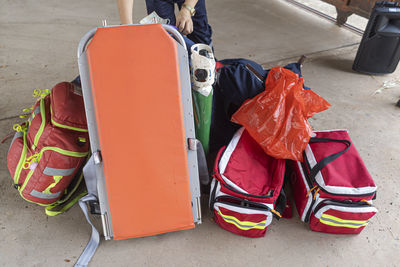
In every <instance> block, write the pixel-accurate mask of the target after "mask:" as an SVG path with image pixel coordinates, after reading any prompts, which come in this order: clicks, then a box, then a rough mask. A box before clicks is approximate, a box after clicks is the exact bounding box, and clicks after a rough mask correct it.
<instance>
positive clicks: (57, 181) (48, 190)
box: [43, 176, 64, 194]
mask: <svg viewBox="0 0 400 267" xmlns="http://www.w3.org/2000/svg"><path fill="white" fill-rule="evenodd" d="M63 177H64V176H53V179H54V183H52V184H51V185H49V186H48V187H47V188H46V189H45V190H44V191H43V193H46V194H51V192H50V189H52V188H53V187H55V186H56V185H57V184H58V183H59V182H60V181H61V179H62V178H63Z"/></svg>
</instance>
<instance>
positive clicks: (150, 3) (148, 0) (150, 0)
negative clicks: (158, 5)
mask: <svg viewBox="0 0 400 267" xmlns="http://www.w3.org/2000/svg"><path fill="white" fill-rule="evenodd" d="M146 9H147V15H149V14H150V13H151V12H153V11H154V0H146Z"/></svg>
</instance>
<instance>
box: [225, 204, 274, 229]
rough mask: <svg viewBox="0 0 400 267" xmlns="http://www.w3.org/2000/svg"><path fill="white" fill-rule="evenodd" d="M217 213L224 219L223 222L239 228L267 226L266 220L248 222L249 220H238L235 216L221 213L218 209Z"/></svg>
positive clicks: (261, 227) (263, 227) (262, 227)
mask: <svg viewBox="0 0 400 267" xmlns="http://www.w3.org/2000/svg"><path fill="white" fill-rule="evenodd" d="M218 213H219V215H220V216H221V217H222V218H223V219H224V221H225V222H227V223H230V224H233V225H235V226H236V227H237V228H239V229H241V230H250V229H261V230H263V229H265V228H266V227H267V226H266V225H265V223H266V220H264V221H261V222H249V221H239V220H238V219H237V218H235V217H233V216H229V215H225V214H223V213H222V212H221V211H220V210H219V209H218Z"/></svg>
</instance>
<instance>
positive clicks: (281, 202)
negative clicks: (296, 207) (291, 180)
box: [273, 186, 287, 220]
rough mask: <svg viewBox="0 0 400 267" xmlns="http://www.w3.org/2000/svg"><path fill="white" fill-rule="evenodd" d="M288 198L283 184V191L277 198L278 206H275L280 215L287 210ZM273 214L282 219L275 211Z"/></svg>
mask: <svg viewBox="0 0 400 267" xmlns="http://www.w3.org/2000/svg"><path fill="white" fill-rule="evenodd" d="M286 200H287V198H286V194H285V191H284V190H283V186H282V189H281V192H280V194H279V196H278V198H277V200H276V206H275V211H276V212H278V213H279V214H280V215H282V214H283V212H284V211H285V208H286ZM273 214H274V217H275V218H276V219H278V220H279V219H280V217H279V216H277V215H276V214H275V213H273Z"/></svg>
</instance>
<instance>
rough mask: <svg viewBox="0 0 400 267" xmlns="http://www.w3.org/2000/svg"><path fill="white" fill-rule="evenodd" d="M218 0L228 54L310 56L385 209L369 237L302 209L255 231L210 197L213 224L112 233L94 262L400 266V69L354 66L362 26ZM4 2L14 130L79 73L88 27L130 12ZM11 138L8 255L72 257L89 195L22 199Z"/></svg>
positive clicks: (6, 92)
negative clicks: (228, 223) (216, 213)
mask: <svg viewBox="0 0 400 267" xmlns="http://www.w3.org/2000/svg"><path fill="white" fill-rule="evenodd" d="M309 1H317V0H309ZM207 4H208V12H209V20H210V24H211V25H212V26H213V29H214V45H215V49H216V56H217V57H218V58H219V59H224V58H232V57H245V58H249V59H253V60H255V61H257V62H259V63H262V64H264V65H265V66H267V67H271V66H276V65H281V64H285V63H288V62H290V61H292V60H294V59H297V58H298V57H299V56H300V55H301V54H307V55H309V58H308V60H307V62H306V63H305V66H304V69H303V74H304V78H305V80H306V84H307V86H309V87H311V88H312V89H313V90H314V91H316V92H317V93H318V94H320V95H321V96H323V97H324V98H325V99H327V100H328V101H329V102H330V103H331V104H332V107H331V108H330V109H329V110H328V111H325V112H323V113H321V114H317V115H316V116H315V117H314V118H312V119H311V120H310V121H311V124H312V126H313V127H314V128H315V129H337V128H339V129H343V128H346V129H348V130H349V131H350V134H351V137H352V139H353V141H354V144H355V145H356V147H357V148H358V150H359V152H360V154H361V156H362V157H363V159H364V161H365V164H366V165H367V167H368V169H369V171H370V173H371V174H372V175H373V177H374V179H375V182H376V184H377V185H378V187H379V190H378V198H377V200H376V201H375V205H376V206H377V207H378V209H379V211H380V213H379V214H378V215H377V216H375V217H374V218H373V220H372V221H371V223H370V225H369V226H368V227H367V228H366V229H365V230H364V231H363V232H362V233H361V235H359V236H335V235H327V234H321V233H315V232H311V231H310V230H309V229H308V228H307V226H306V225H304V224H303V223H302V222H301V221H300V220H299V218H298V215H297V214H296V213H295V217H294V218H293V219H291V220H280V221H279V222H278V221H274V222H273V224H272V225H271V226H270V229H269V231H268V233H267V235H266V237H264V238H259V239H248V238H243V237H240V236H236V235H233V234H231V233H229V232H227V231H224V230H222V229H220V228H219V227H218V226H217V225H216V224H215V223H213V222H212V221H211V219H210V214H209V212H208V210H207V209H206V208H205V205H204V210H203V213H204V223H203V224H202V225H200V226H198V227H196V229H194V230H189V231H181V232H174V233H168V234H164V235H159V236H153V237H147V238H138V239H130V240H123V241H107V242H102V243H101V245H100V247H99V249H98V251H97V253H96V255H95V257H94V258H93V261H92V263H91V266H245V265H247V266H277V265H280V266H400V263H399V259H400V256H399V251H400V240H399V238H400V201H399V200H400V180H399V178H398V177H399V176H400V171H399V168H398V165H399V162H400V146H399V144H400V135H399V132H400V109H399V108H398V107H396V106H395V105H394V103H396V102H397V100H398V99H399V97H400V86H399V85H398V84H399V83H400V72H399V71H397V72H396V73H394V74H392V75H387V76H369V75H361V74H357V73H354V72H353V71H351V65H352V61H353V59H354V56H355V53H356V51H357V43H358V42H359V41H360V36H358V35H356V34H354V33H352V32H350V31H348V30H346V29H342V28H339V27H337V26H335V25H333V24H332V23H330V22H327V21H325V20H323V19H321V18H319V17H316V16H314V15H311V14H309V13H306V12H304V11H302V10H299V9H297V8H295V7H293V6H291V5H289V4H287V3H286V2H284V1H282V0H281V1H276V0H248V1H239V0H235V1H233V0H230V1H228V0H219V1H208V2H207ZM0 6H1V9H0V93H1V97H0V136H1V137H2V136H4V135H6V134H7V133H9V132H10V131H11V127H12V125H13V124H14V123H15V122H17V121H18V119H17V115H18V114H20V112H21V110H22V109H23V108H25V107H29V106H30V105H31V104H32V101H33V98H32V97H31V93H32V91H33V89H35V88H49V87H51V86H52V85H54V84H55V83H57V82H59V81H63V80H71V79H72V78H73V77H74V76H75V75H76V74H77V73H78V70H77V63H76V47H77V44H78V41H79V39H80V37H81V36H82V35H83V34H84V33H86V32H87V31H88V30H90V29H91V28H93V27H96V26H97V25H100V23H101V19H103V18H107V19H108V22H109V24H117V23H119V21H118V14H117V9H116V5H115V3H114V1H111V0H110V1H106V0H97V1H78V0H72V1H49V0H36V1H26V0H25V1H22V0H0ZM144 15H145V9H144V4H143V1H139V0H136V2H135V14H134V17H135V20H136V21H138V19H139V18H141V17H143V16H144ZM389 84H392V87H390V86H387V85H389ZM385 85H386V86H385ZM386 87H390V88H386ZM8 145H9V141H8V142H6V144H5V145H1V146H0V162H1V164H0V214H1V215H0V266H60V267H61V266H72V265H73V263H74V262H75V261H76V259H77V257H78V256H79V255H80V253H81V252H82V249H83V248H84V246H85V245H86V242H87V240H88V238H89V236H90V227H89V225H88V224H87V223H86V221H85V219H84V217H83V215H82V213H81V211H80V209H79V207H78V206H75V207H73V208H72V209H71V210H70V211H69V212H67V213H65V214H62V215H59V216H57V217H47V216H46V215H45V214H44V211H43V208H41V207H39V206H36V205H33V204H29V203H27V202H25V201H24V200H22V199H21V198H20V196H19V195H18V194H17V192H16V191H15V189H14V188H13V187H12V182H11V178H10V176H9V174H8V171H7V168H6V163H5V161H6V152H7V150H8ZM96 223H97V224H99V221H98V220H97V221H96Z"/></svg>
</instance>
